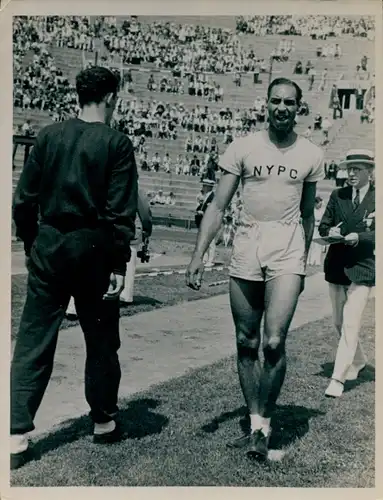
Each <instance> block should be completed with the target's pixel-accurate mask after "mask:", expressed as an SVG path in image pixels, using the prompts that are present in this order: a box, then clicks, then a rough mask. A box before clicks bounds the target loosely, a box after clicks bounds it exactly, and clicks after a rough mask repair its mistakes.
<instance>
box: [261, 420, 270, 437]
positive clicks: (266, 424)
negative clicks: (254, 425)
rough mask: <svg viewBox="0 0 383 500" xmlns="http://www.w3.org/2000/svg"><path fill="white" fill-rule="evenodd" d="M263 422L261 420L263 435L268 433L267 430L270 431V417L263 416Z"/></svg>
mask: <svg viewBox="0 0 383 500" xmlns="http://www.w3.org/2000/svg"><path fill="white" fill-rule="evenodd" d="M262 420H263V422H262V432H263V434H264V435H265V436H268V435H269V432H270V421H271V418H265V417H263V419H262Z"/></svg>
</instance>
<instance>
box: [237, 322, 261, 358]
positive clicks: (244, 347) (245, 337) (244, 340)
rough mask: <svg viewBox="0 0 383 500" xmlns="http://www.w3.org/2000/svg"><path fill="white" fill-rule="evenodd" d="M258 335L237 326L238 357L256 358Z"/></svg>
mask: <svg viewBox="0 0 383 500" xmlns="http://www.w3.org/2000/svg"><path fill="white" fill-rule="evenodd" d="M259 341H260V339H259V335H258V333H257V332H252V331H249V330H248V329H246V328H243V327H242V328H241V327H239V328H238V326H237V352H238V356H239V357H247V358H251V359H258V349H259Z"/></svg>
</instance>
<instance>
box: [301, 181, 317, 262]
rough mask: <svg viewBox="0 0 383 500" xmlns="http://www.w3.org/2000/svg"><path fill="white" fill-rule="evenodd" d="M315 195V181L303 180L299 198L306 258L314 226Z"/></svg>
mask: <svg viewBox="0 0 383 500" xmlns="http://www.w3.org/2000/svg"><path fill="white" fill-rule="evenodd" d="M315 196H316V182H305V183H304V184H303V191H302V199H301V216H302V225H303V230H304V233H305V253H306V258H307V255H308V253H309V250H310V245H311V241H312V239H313V234H314V228H315V217H314V208H315Z"/></svg>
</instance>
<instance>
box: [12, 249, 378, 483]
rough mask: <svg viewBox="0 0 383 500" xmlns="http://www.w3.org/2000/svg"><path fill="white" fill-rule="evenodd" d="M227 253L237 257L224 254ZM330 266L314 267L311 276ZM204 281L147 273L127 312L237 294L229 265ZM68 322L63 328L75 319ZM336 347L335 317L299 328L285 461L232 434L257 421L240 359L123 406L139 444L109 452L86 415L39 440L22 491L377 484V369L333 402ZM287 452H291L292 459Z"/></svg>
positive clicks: (369, 331) (15, 297)
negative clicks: (256, 456) (266, 456)
mask: <svg viewBox="0 0 383 500" xmlns="http://www.w3.org/2000/svg"><path fill="white" fill-rule="evenodd" d="M153 247H154V248H153V251H156V252H165V253H167V254H168V255H169V254H171V253H172V252H175V253H178V254H179V253H183V254H189V253H190V250H191V249H192V247H193V246H192V245H188V244H186V243H183V244H179V243H178V244H177V248H175V247H174V243H170V242H160V241H157V242H153ZM219 259H221V260H223V261H224V262H227V255H225V253H224V252H221V254H220V255H219ZM319 270H320V268H317V267H315V268H309V269H308V276H310V275H312V274H314V273H316V272H318V271H319ZM204 278H205V286H203V287H202V288H201V290H199V291H198V292H195V291H193V290H190V289H188V288H187V287H186V286H185V283H184V276H183V275H179V274H173V275H170V276H157V277H145V278H140V279H137V281H136V286H135V297H134V304H133V305H129V306H122V307H121V313H122V315H134V314H138V313H141V312H145V311H150V310H153V309H157V308H162V307H165V306H169V305H173V304H177V303H180V302H185V301H192V300H198V299H202V298H206V297H209V296H213V295H217V294H222V293H226V292H227V288H228V287H227V285H221V286H217V287H208V286H207V285H208V284H209V283H212V282H213V281H220V280H225V279H227V271H226V270H224V271H211V272H206V273H205V276H204ZM25 288H26V276H22V275H19V276H13V277H12V338H13V339H14V338H15V337H16V334H17V327H18V323H19V319H20V314H21V311H22V307H23V303H24V300H25ZM374 314H375V311H374V301H373V300H372V301H370V303H369V305H368V308H367V310H366V312H365V315H364V323H363V328H362V335H363V340H364V346H365V350H366V353H367V355H368V357H369V359H370V360H374V335H375V330H374ZM75 324H76V322H70V321H67V320H65V321H64V323H63V325H62V328H68V327H70V326H73V325H75ZM336 345H337V339H336V338H335V337H334V333H333V330H332V325H331V320H330V319H329V318H324V319H322V320H320V321H316V322H313V323H310V324H308V325H305V326H303V327H301V328H298V329H296V330H294V331H292V332H290V334H289V342H288V372H287V377H286V381H285V385H284V387H283V391H282V393H281V396H280V399H279V401H278V407H277V411H276V415H275V418H274V419H273V421H272V428H273V434H272V438H271V443H270V445H271V448H272V449H273V450H277V451H274V452H273V453H274V455H273V456H274V458H278V457H279V458H281V459H280V460H279V461H278V460H274V461H270V462H268V463H266V464H263V465H261V464H258V463H252V462H249V461H248V460H247V459H246V458H245V456H244V454H243V451H241V450H229V449H227V448H226V443H227V441H230V440H232V439H234V438H235V437H236V436H238V435H240V434H241V432H242V430H243V429H244V428H245V427H246V425H247V422H246V413H245V407H244V403H243V399H242V396H241V392H240V389H239V383H238V378H237V374H236V363H235V359H234V357H229V358H226V359H222V360H221V361H219V362H218V363H215V364H213V365H210V366H207V367H204V368H200V369H196V370H194V371H192V372H190V373H189V374H187V375H185V376H183V377H180V378H176V379H172V380H170V381H168V382H166V383H163V384H160V385H157V386H154V387H152V388H151V389H149V390H147V391H146V392H143V393H138V394H135V395H134V396H133V397H131V398H129V399H127V400H123V401H122V402H121V419H122V423H123V426H124V428H125V430H126V431H127V432H128V436H129V437H128V439H127V440H126V441H124V442H123V443H120V444H118V445H112V446H110V447H107V448H103V447H101V448H100V447H96V446H95V445H93V444H92V441H91V432H92V429H91V425H90V422H89V419H88V418H87V417H85V416H84V417H81V418H79V419H73V421H69V423H68V424H67V425H66V426H65V427H62V428H61V429H60V430H58V431H56V432H52V433H50V434H48V435H45V436H44V437H42V438H40V441H38V442H37V443H36V446H37V449H38V450H39V451H40V452H41V460H39V461H38V462H32V463H30V464H28V465H27V466H25V467H24V468H22V469H20V470H18V471H15V472H13V473H12V476H11V482H12V485H13V486H36V487H38V486H258V487H261V486H264V487H273V486H274V487H275V486H280V487H358V488H366V487H369V488H371V487H373V486H374V442H375V433H374V412H375V406H374V397H375V394H374V390H375V385H374V380H375V370H374V367H373V366H372V365H369V366H368V367H367V369H366V370H365V371H364V372H363V373H362V374H361V376H360V378H359V380H358V381H357V382H352V383H351V382H349V383H348V384H347V385H346V391H345V393H344V395H343V397H342V398H341V399H339V400H331V399H326V398H325V397H324V390H325V388H326V386H327V384H328V378H329V377H330V375H331V371H332V363H333V358H334V354H335V349H336ZM282 455H283V456H282Z"/></svg>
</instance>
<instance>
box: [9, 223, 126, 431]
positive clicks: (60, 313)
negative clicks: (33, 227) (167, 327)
mask: <svg viewBox="0 0 383 500" xmlns="http://www.w3.org/2000/svg"><path fill="white" fill-rule="evenodd" d="M107 241H108V238H107V236H106V234H105V232H104V231H100V230H90V229H82V230H78V231H72V232H68V233H64V234H63V233H62V232H60V231H58V230H57V229H54V228H53V227H51V226H47V225H40V230H39V234H38V236H37V238H36V240H35V243H34V245H33V247H32V251H31V257H30V261H29V276H28V284H27V298H26V302H25V306H24V310H23V314H22V317H21V322H20V328H19V332H18V336H17V340H16V345H15V349H14V354H13V360H12V364H11V434H19V433H25V432H30V431H32V430H33V429H34V423H33V421H34V418H35V415H36V412H37V410H38V408H39V406H40V404H41V401H42V398H43V396H44V393H45V390H46V388H47V385H48V382H49V379H50V376H51V374H52V369H53V361H54V354H55V350H56V345H57V338H58V331H59V328H60V325H61V322H62V320H63V318H64V316H65V311H66V308H67V305H68V302H69V298H70V296H71V295H73V297H74V299H75V304H76V309H77V314H78V317H79V321H80V325H81V328H82V330H83V332H84V336H85V345H86V363H85V397H86V400H87V402H88V404H89V406H90V409H91V411H90V416H91V418H92V420H93V421H94V422H97V423H105V422H109V421H111V420H112V419H113V417H114V416H115V414H116V413H117V411H118V407H117V398H118V389H119V384H120V378H121V370H120V364H119V359H118V355H117V351H118V349H119V348H120V337H119V303H118V301H104V300H102V297H103V294H104V293H105V292H106V291H107V289H108V285H109V276H110V271H111V269H110V264H109V262H110V258H109V255H110V250H109V249H108V243H107Z"/></svg>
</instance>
